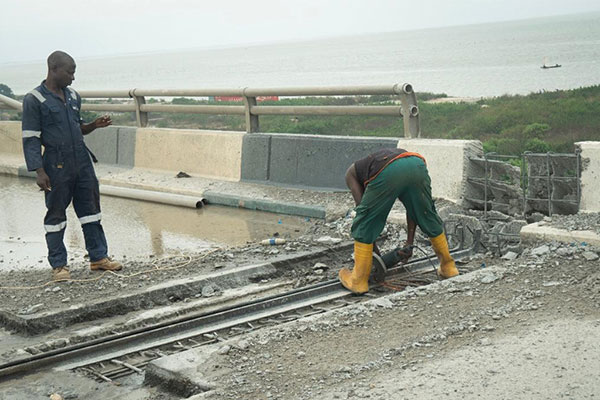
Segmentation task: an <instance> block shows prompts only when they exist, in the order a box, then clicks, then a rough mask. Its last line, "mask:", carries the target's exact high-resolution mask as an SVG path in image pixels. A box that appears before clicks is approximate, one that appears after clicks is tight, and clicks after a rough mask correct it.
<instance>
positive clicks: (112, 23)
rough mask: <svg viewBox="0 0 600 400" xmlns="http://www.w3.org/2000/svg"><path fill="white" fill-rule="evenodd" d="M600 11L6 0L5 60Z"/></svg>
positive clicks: (351, 2) (514, 0) (588, 5)
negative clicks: (60, 51)
mask: <svg viewBox="0 0 600 400" xmlns="http://www.w3.org/2000/svg"><path fill="white" fill-rule="evenodd" d="M590 11H600V1H598V0H569V1H564V0H413V1H407V0H301V1H284V0H254V1H250V0H243V1H242V0H210V1H209V0H196V1H193V0H52V1H50V0H47V1H46V0H0V55H1V56H0V64H4V63H21V62H29V61H41V60H45V59H46V57H47V55H48V54H50V53H51V52H52V51H54V50H59V49H60V50H64V51H66V52H67V53H69V54H71V55H72V56H74V57H75V58H76V59H79V58H82V57H102V56H107V55H120V54H131V53H148V52H162V51H171V50H178V49H190V48H215V47H217V48H218V47H232V46H244V45H252V44H263V43H274V42H285V41H302V40H313V39H318V38H323V37H333V36H349V35H357V34H363V33H377V32H392V31H402V30H414V29H425V28H432V27H443V26H454V25H467V24H478V23H486V22H499V21H509V20H517V19H527V18H537V17H546V16H555V15H563V14H576V13H583V12H590Z"/></svg>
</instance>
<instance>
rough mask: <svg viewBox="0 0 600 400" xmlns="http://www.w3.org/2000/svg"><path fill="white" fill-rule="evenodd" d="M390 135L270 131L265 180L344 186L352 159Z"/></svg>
mask: <svg viewBox="0 0 600 400" xmlns="http://www.w3.org/2000/svg"><path fill="white" fill-rule="evenodd" d="M396 143H397V140H396V139H393V138H366V137H348V136H321V135H299V134H273V135H272V136H271V145H270V156H269V159H270V166H269V180H270V181H271V182H273V183H279V184H288V185H296V186H298V185H301V186H306V187H320V188H332V189H333V188H335V189H346V183H345V181H344V176H345V174H346V170H347V169H348V167H349V166H350V164H352V163H353V162H354V161H356V160H358V159H361V158H363V157H365V156H367V155H368V154H370V153H372V152H374V151H376V150H379V149H382V148H386V147H391V148H395V147H396Z"/></svg>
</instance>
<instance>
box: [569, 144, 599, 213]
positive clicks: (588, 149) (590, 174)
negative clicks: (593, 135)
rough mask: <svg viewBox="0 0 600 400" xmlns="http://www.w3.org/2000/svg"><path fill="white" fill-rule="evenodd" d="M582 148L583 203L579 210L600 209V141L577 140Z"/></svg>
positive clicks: (578, 146)
mask: <svg viewBox="0 0 600 400" xmlns="http://www.w3.org/2000/svg"><path fill="white" fill-rule="evenodd" d="M575 146H576V147H577V148H579V150H581V203H580V205H579V210H580V211H584V212H598V211H600V142H577V143H575Z"/></svg>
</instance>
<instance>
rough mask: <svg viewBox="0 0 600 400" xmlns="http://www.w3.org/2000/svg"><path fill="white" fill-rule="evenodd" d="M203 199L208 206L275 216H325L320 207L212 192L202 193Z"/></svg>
mask: <svg viewBox="0 0 600 400" xmlns="http://www.w3.org/2000/svg"><path fill="white" fill-rule="evenodd" d="M203 197H204V199H205V200H206V202H207V203H208V204H218V205H223V206H230V207H240V208H245V209H248V210H258V211H268V212H272V213H277V214H288V215H298V216H301V217H312V218H323V219H324V218H325V217H326V216H327V212H326V210H325V208H324V207H321V206H311V205H307V204H295V203H283V202H277V201H272V200H261V199H254V198H250V197H243V196H235V195H229V194H223V193H216V192H212V191H206V192H204V194H203Z"/></svg>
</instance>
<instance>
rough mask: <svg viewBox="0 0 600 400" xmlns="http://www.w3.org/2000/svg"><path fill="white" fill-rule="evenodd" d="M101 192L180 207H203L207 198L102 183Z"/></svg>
mask: <svg viewBox="0 0 600 400" xmlns="http://www.w3.org/2000/svg"><path fill="white" fill-rule="evenodd" d="M100 193H101V194H104V195H107V196H114V197H123V198H126V199H134V200H141V201H150V202H153V203H161V204H168V205H173V206H180V207H190V208H202V207H203V206H204V204H206V200H205V199H204V198H203V197H200V196H187V195H183V194H175V193H164V192H155V191H150V190H140V189H133V188H125V187H118V186H110V185H100Z"/></svg>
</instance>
